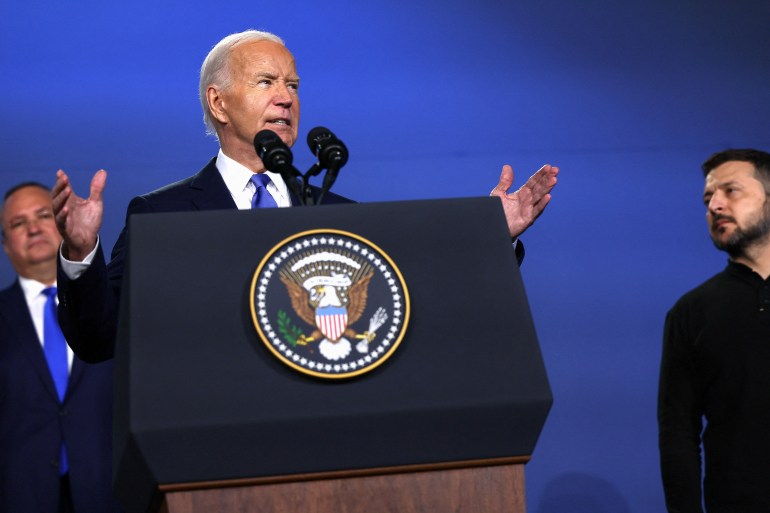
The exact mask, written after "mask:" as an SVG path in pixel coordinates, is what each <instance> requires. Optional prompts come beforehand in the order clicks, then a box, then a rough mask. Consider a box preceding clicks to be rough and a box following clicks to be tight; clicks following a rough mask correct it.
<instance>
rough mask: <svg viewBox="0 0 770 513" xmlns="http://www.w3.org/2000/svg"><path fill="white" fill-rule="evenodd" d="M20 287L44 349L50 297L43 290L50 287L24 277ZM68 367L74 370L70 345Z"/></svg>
mask: <svg viewBox="0 0 770 513" xmlns="http://www.w3.org/2000/svg"><path fill="white" fill-rule="evenodd" d="M19 285H21V290H22V291H23V292H24V299H26V301H27V308H28V309H29V314H30V316H32V324H34V325H35V331H36V332H37V339H38V340H39V341H40V347H43V346H44V345H45V342H44V341H45V338H44V335H43V325H44V323H43V316H44V315H45V303H46V301H47V300H48V296H46V295H45V294H43V290H45V289H47V288H48V287H49V285H44V284H42V283H40V282H39V281H36V280H31V279H29V278H24V277H22V276H19ZM53 286H54V287H55V286H56V284H55V283H54V284H53ZM56 304H57V305H58V304H59V298H56ZM67 366H68V367H67V368H68V369H72V349H70V347H69V345H68V346H67Z"/></svg>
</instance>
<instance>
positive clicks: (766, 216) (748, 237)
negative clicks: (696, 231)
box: [711, 199, 770, 258]
mask: <svg viewBox="0 0 770 513" xmlns="http://www.w3.org/2000/svg"><path fill="white" fill-rule="evenodd" d="M711 240H712V241H713V242H714V246H716V247H717V249H720V250H722V251H724V252H726V253H727V254H728V255H730V257H732V258H738V257H743V256H746V252H747V251H748V250H749V248H751V247H754V246H761V245H763V244H766V243H767V242H768V241H770V203H768V201H767V199H765V204H764V206H763V208H762V214H761V216H760V217H759V219H757V220H756V221H755V222H754V223H752V224H750V225H749V226H747V227H746V229H745V230H744V229H742V228H739V227H736V228H735V231H734V232H733V234H732V235H731V236H730V238H729V239H727V240H726V241H724V242H722V241H719V240H717V239H716V238H714V237H712V239H711Z"/></svg>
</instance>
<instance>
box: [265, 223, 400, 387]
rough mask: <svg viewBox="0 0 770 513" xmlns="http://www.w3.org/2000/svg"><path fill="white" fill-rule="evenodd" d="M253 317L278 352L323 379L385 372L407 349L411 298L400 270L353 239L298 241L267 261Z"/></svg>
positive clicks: (323, 234)
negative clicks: (392, 356) (383, 365)
mask: <svg viewBox="0 0 770 513" xmlns="http://www.w3.org/2000/svg"><path fill="white" fill-rule="evenodd" d="M251 297H252V314H253V316H254V320H255V325H256V326H257V330H258V331H259V333H260V335H262V338H263V340H264V341H265V342H266V344H267V345H268V347H269V348H270V350H271V351H272V352H273V353H274V354H276V355H277V356H279V358H281V359H282V360H284V361H285V362H286V363H288V364H289V365H290V366H292V367H294V368H296V369H298V370H301V371H303V372H306V373H308V374H313V375H317V376H321V377H348V376H353V375H358V374H360V373H362V372H365V371H366V370H370V369H372V368H374V367H376V366H378V365H379V364H380V363H382V361H384V360H385V359H387V357H389V356H390V354H392V352H393V351H394V350H395V348H396V347H397V346H398V344H399V343H400V341H401V339H402V337H403V334H404V330H405V328H406V322H407V320H408V305H409V297H408V294H407V291H406V285H405V283H404V281H403V278H402V277H401V274H400V272H399V271H398V269H397V268H396V267H395V264H394V263H393V262H392V261H391V260H390V258H389V257H387V255H385V254H384V253H382V252H381V250H380V249H379V248H377V247H376V246H374V245H373V244H371V243H370V242H368V241H365V240H364V239H362V238H360V237H358V236H356V235H354V234H350V233H347V232H341V231H336V230H315V231H311V232H304V233H303V234H300V235H298V236H295V237H294V238H290V239H288V240H287V241H285V242H284V243H283V244H281V245H279V246H277V247H276V248H274V250H273V251H272V252H271V253H270V254H269V255H268V256H267V257H265V259H264V260H263V262H262V263H261V264H260V267H259V268H258V270H257V273H255V276H254V280H253V283H252V294H251Z"/></svg>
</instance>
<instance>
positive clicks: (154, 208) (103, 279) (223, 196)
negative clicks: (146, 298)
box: [57, 158, 352, 362]
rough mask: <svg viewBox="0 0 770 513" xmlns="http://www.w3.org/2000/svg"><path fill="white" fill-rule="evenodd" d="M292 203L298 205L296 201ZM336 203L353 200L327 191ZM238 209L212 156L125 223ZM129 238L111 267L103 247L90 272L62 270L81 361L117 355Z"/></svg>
mask: <svg viewBox="0 0 770 513" xmlns="http://www.w3.org/2000/svg"><path fill="white" fill-rule="evenodd" d="M312 192H313V196H314V198H317V197H318V195H319V193H320V189H318V188H317V187H312ZM292 203H293V204H295V205H296V204H297V203H298V201H297V199H296V198H295V197H292ZM333 203H352V201H351V200H349V199H347V198H344V197H342V196H338V195H336V194H333V193H331V192H327V193H326V195H325V196H324V198H323V204H333ZM235 208H237V207H236V205H235V202H234V201H233V198H232V196H231V195H230V191H229V190H228V189H227V186H226V185H225V182H224V180H223V179H222V175H221V174H220V173H219V170H218V169H217V167H216V158H214V159H211V161H210V162H209V163H208V164H207V165H206V167H204V168H203V169H202V170H201V171H200V172H198V173H197V174H196V175H194V176H191V177H189V178H186V179H184V180H181V181H179V182H176V183H173V184H170V185H167V186H165V187H163V188H161V189H158V190H156V191H153V192H150V193H148V194H145V195H143V196H138V197H136V198H134V199H133V200H131V202H130V203H129V205H128V211H127V213H126V220H128V218H129V217H130V216H132V215H134V214H147V213H160V212H187V211H197V210H226V209H235ZM127 235H128V234H127V229H126V228H123V231H122V232H121V233H120V236H119V237H118V240H117V242H116V243H115V247H114V248H113V250H112V259H111V261H110V263H109V265H106V264H105V259H104V255H103V253H102V249H101V246H100V247H99V250H98V252H97V254H96V257H95V258H94V260H93V262H92V263H91V265H90V267H89V268H88V270H87V271H86V272H84V273H83V275H82V276H80V277H79V278H78V279H77V280H70V279H69V278H67V276H66V274H64V272H63V271H62V269H61V266H59V273H58V278H57V282H58V292H59V322H60V324H61V327H62V331H63V332H64V335H65V337H66V338H67V342H68V343H69V344H70V347H72V350H73V351H75V353H76V354H77V355H78V356H79V357H80V358H82V359H83V361H86V362H100V361H103V360H107V359H109V358H112V356H113V354H114V349H115V336H116V333H117V320H118V308H119V298H120V286H121V282H122V280H123V271H124V267H125V259H126V247H127V244H128V240H127Z"/></svg>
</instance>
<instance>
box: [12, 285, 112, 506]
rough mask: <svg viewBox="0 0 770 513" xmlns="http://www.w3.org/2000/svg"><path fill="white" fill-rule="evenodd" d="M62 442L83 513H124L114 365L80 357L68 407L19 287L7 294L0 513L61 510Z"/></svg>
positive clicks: (75, 497) (69, 387)
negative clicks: (115, 462)
mask: <svg viewBox="0 0 770 513" xmlns="http://www.w3.org/2000/svg"><path fill="white" fill-rule="evenodd" d="M62 441H63V442H64V443H65V444H66V446H67V455H68V463H69V469H70V470H69V474H70V484H71V488H72V496H73V501H74V503H75V509H76V511H78V512H79V513H81V512H83V513H88V512H93V513H105V512H110V511H119V509H118V507H117V503H116V502H115V500H114V498H113V493H112V363H111V362H105V363H100V364H98V365H88V364H85V363H83V362H82V361H80V360H79V359H77V358H75V359H74V360H73V362H72V370H71V372H70V379H69V383H68V385H67V393H66V395H65V397H64V403H63V404H60V403H59V398H58V395H57V394H56V388H55V386H54V382H53V378H52V377H51V373H50V372H49V371H48V364H47V362H46V359H45V355H44V353H43V348H42V346H41V344H40V341H39V339H38V336H37V332H36V331H35V327H34V324H33V323H32V317H31V315H30V313H29V308H28V307H27V303H26V301H25V299H24V293H23V291H22V288H21V285H19V282H18V280H17V281H16V282H14V284H13V285H12V286H11V287H9V288H7V289H5V290H2V291H0V511H8V512H25V513H26V512H55V511H57V506H56V505H57V503H58V498H59V481H60V478H59V469H58V461H59V455H60V450H61V449H60V448H61V444H62Z"/></svg>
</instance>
